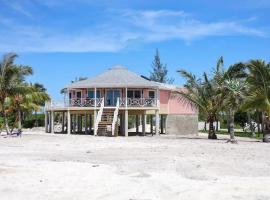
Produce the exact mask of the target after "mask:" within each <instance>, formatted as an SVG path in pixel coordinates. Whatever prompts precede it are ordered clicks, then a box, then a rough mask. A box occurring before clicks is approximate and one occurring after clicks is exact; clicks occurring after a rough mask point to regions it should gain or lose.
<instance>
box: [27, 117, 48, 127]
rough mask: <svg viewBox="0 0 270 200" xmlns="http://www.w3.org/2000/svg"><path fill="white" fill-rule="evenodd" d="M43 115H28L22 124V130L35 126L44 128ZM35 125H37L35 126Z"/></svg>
mask: <svg viewBox="0 0 270 200" xmlns="http://www.w3.org/2000/svg"><path fill="white" fill-rule="evenodd" d="M44 121H45V115H44V114H37V115H33V114H31V115H28V116H26V117H25V119H24V120H23V122H22V126H23V128H33V127H35V126H38V127H40V126H44V125H45V122H44ZM36 123H37V124H36Z"/></svg>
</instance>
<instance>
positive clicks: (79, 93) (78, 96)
mask: <svg viewBox="0 0 270 200" xmlns="http://www.w3.org/2000/svg"><path fill="white" fill-rule="evenodd" d="M76 97H77V98H78V99H80V98H82V92H81V91H80V92H77V93H76Z"/></svg>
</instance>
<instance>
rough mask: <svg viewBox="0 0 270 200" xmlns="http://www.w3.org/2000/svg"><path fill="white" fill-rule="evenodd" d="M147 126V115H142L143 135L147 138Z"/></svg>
mask: <svg viewBox="0 0 270 200" xmlns="http://www.w3.org/2000/svg"><path fill="white" fill-rule="evenodd" d="M145 126H146V115H145V114H144V113H143V114H142V134H143V136H145Z"/></svg>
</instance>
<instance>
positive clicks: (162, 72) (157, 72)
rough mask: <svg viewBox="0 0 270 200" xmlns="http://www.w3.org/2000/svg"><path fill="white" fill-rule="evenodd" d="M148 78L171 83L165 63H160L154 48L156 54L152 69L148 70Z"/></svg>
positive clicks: (157, 52)
mask: <svg viewBox="0 0 270 200" xmlns="http://www.w3.org/2000/svg"><path fill="white" fill-rule="evenodd" d="M150 80H152V81H156V82H160V83H173V81H174V80H173V79H169V78H168V69H167V65H166V64H163V63H161V61H160V56H159V51H158V49H157V50H156V55H155V58H154V61H153V63H152V71H151V72H150Z"/></svg>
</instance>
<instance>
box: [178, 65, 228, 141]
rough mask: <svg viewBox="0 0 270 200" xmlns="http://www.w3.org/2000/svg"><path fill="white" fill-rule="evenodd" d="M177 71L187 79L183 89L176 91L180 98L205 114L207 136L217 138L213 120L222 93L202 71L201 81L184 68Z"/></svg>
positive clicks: (215, 117) (219, 104)
mask: <svg viewBox="0 0 270 200" xmlns="http://www.w3.org/2000/svg"><path fill="white" fill-rule="evenodd" d="M178 72H179V73H180V75H181V76H182V77H184V78H185V79H186V80H187V81H186V84H185V85H184V90H182V91H179V92H177V93H178V94H180V98H181V100H183V101H184V102H186V103H187V104H189V105H190V106H192V107H196V108H197V109H198V110H199V112H200V113H203V114H204V116H206V121H207V122H208V123H209V132H208V138H209V139H217V136H216V133H215V128H214V121H216V119H217V115H218V113H219V111H220V108H221V104H222V101H223V100H222V99H223V97H222V96H221V95H222V94H221V93H218V90H217V88H216V87H215V86H214V84H213V80H209V78H208V76H207V74H206V73H204V75H203V81H201V79H197V78H196V76H195V75H193V74H192V73H189V72H187V71H185V70H179V71H178Z"/></svg>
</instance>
